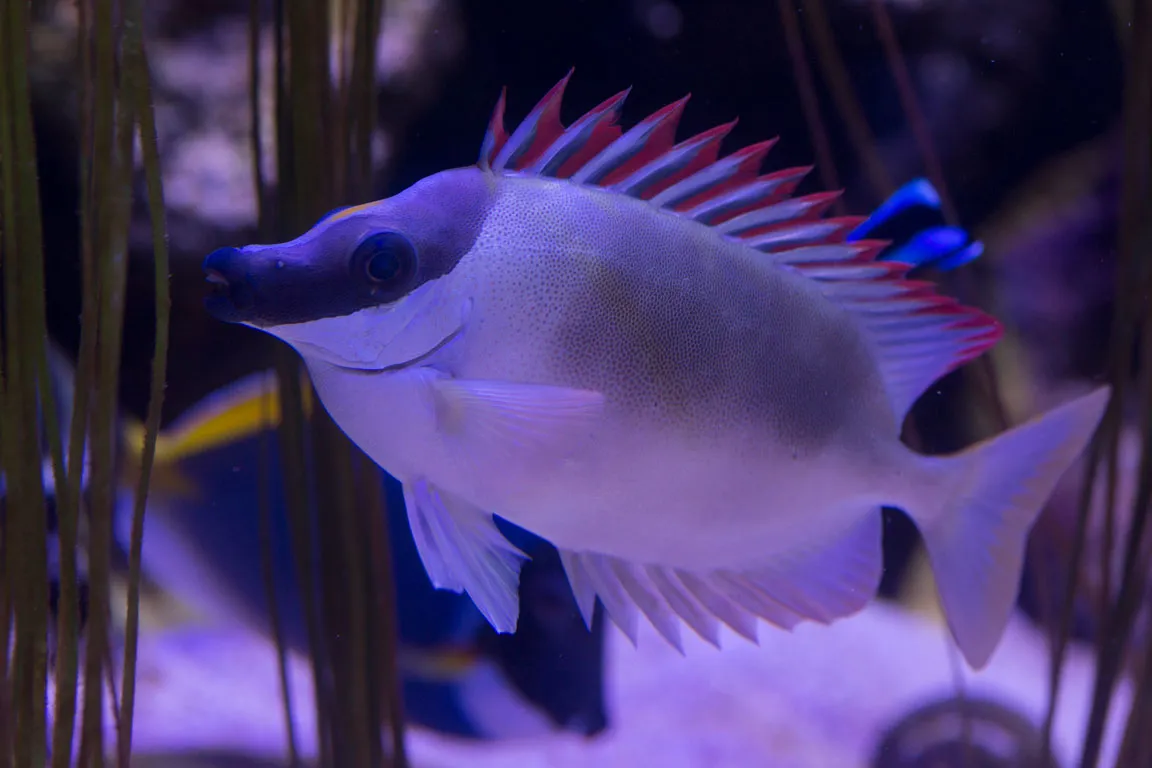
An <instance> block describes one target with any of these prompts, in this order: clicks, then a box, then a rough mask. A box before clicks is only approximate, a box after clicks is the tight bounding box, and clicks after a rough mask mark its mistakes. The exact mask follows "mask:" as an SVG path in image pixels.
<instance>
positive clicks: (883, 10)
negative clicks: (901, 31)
mask: <svg viewBox="0 0 1152 768" xmlns="http://www.w3.org/2000/svg"><path fill="white" fill-rule="evenodd" d="M872 19H873V22H874V23H875V24H876V34H877V36H878V37H879V38H880V44H881V47H882V48H883V49H884V58H885V59H887V61H888V68H889V69H891V70H892V77H893V79H894V80H895V81H896V92H897V93H898V94H899V96H900V105H901V107H902V108H903V109H904V114H905V115H906V116H907V118H908V127H909V128H910V129H911V130H912V137H913V138H914V139H915V141H916V146H917V148H918V149H919V150H920V157H921V159H922V160H923V161H924V169H925V170H926V171H927V172H928V178H929V179H931V180H932V183H933V185H935V187H936V191H937V192H939V193H940V208H941V210H942V211H943V212H944V218H945V219H946V220H947V221H948V223H949V224H951V225H953V226H958V225H959V223H960V216H959V214H958V213H957V212H956V206H955V205H953V204H952V195H951V194H950V193H949V192H948V184H947V182H946V181H945V179H944V168H943V166H942V165H941V164H940V158H939V157H938V156H937V155H936V149H935V147H934V146H933V144H932V134H931V132H930V131H929V130H928V121H927V120H925V119H924V111H923V110H921V109H920V104H919V102H918V101H917V99H916V87H915V85H913V83H912V75H911V73H909V71H908V63H907V62H906V61H905V60H904V55H903V53H902V52H901V50H900V39H899V38H898V37H897V36H896V29H895V27H893V25H892V17H891V16H890V15H889V13H888V7H887V5H886V3H885V1H884V0H872Z"/></svg>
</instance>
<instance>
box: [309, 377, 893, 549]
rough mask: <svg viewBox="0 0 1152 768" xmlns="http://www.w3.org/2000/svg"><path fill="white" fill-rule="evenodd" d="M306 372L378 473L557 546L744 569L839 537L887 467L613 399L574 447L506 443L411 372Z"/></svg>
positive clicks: (880, 497) (878, 491) (876, 494)
mask: <svg viewBox="0 0 1152 768" xmlns="http://www.w3.org/2000/svg"><path fill="white" fill-rule="evenodd" d="M311 373H312V376H313V380H314V382H315V384H316V386H317V389H318V391H319V392H320V395H321V398H322V399H323V400H324V402H325V405H326V406H327V407H328V409H329V412H330V413H331V415H332V417H333V418H334V419H335V420H336V422H337V423H338V424H339V425H340V427H341V429H343V430H344V431H345V432H346V433H347V434H348V436H349V437H350V438H351V439H352V440H353V441H354V442H355V443H356V444H357V445H359V446H360V448H361V449H362V450H364V451H365V452H366V453H367V454H368V455H369V456H370V457H371V458H372V459H373V460H374V461H376V462H377V463H378V464H379V465H380V466H381V467H383V468H384V469H385V470H386V471H388V472H389V473H391V474H392V475H394V476H395V477H397V478H398V479H400V480H401V481H411V480H414V479H417V478H424V479H426V480H428V481H430V482H432V483H433V484H435V485H437V486H439V487H441V488H444V489H445V490H448V491H450V492H452V493H454V494H456V495H458V496H460V497H462V498H464V499H466V500H468V501H469V502H471V503H473V504H475V505H476V506H478V507H480V508H482V509H484V510H486V511H489V512H492V513H494V514H497V515H500V516H501V517H504V518H505V519H507V520H509V521H511V522H513V523H515V524H517V525H519V526H521V527H523V528H525V529H527V530H529V531H532V532H533V533H535V534H537V535H539V536H542V537H544V538H545V539H548V540H549V541H551V542H552V543H553V544H554V545H556V546H558V547H561V548H564V549H569V550H574V551H592V552H599V553H603V554H610V555H617V556H619V557H622V558H626V559H627V560H629V561H631V562H639V563H659V564H665V565H677V566H681V567H686V568H701V567H720V566H723V567H739V566H740V565H741V564H742V563H748V564H754V563H758V562H763V560H764V558H765V556H766V555H770V554H773V553H777V552H786V551H790V550H795V549H796V548H797V547H804V546H808V545H811V544H813V543H815V542H817V541H820V540H823V539H825V538H826V537H828V536H834V535H836V533H838V532H839V531H841V530H843V528H844V526H847V525H850V524H851V523H852V522H853V521H855V520H857V519H859V516H860V514H862V513H863V512H865V511H866V510H868V509H870V508H873V507H875V506H876V505H878V504H880V503H883V501H884V496H885V494H884V493H883V491H882V487H883V486H884V485H886V484H887V483H886V481H885V478H884V477H883V475H885V474H887V473H886V472H884V471H883V469H882V462H878V461H876V460H873V459H872V458H871V457H870V456H869V454H868V452H867V451H864V452H859V451H854V452H851V453H849V452H847V451H843V450H835V449H831V450H828V451H825V452H823V453H822V454H821V455H818V456H809V457H795V456H793V455H792V453H791V451H790V449H787V448H784V447H782V446H779V445H776V444H774V443H773V441H772V440H771V436H770V435H756V434H747V435H728V436H726V437H725V438H724V439H723V440H720V439H715V438H712V439H706V438H703V437H700V436H689V435H685V434H676V433H669V432H667V431H661V430H660V428H659V427H656V428H649V427H645V426H643V425H637V424H629V423H623V421H622V420H621V419H620V418H617V419H613V418H612V416H613V413H612V411H611V409H609V412H608V414H607V416H606V420H605V422H604V423H603V424H602V425H601V426H600V427H599V428H598V430H597V431H596V432H595V434H594V435H592V436H591V437H590V439H588V440H587V442H586V444H585V445H583V446H582V447H581V448H580V450H579V451H577V452H575V453H566V454H565V455H564V456H563V457H562V458H561V457H558V456H554V455H549V454H548V453H547V452H541V451H538V450H533V449H531V448H529V449H528V450H526V451H525V452H524V453H522V454H519V455H510V454H507V453H502V454H501V453H495V452H492V451H489V450H486V448H485V446H484V445H478V444H471V443H468V442H461V441H459V440H453V439H451V438H450V437H447V436H445V435H444V434H443V432H442V431H441V430H440V429H439V427H438V424H437V418H436V413H435V408H434V405H433V401H432V399H431V397H430V396H429V395H428V392H427V388H426V387H425V386H423V385H422V384H421V383H420V382H421V380H420V378H419V376H420V373H419V372H418V371H412V370H405V371H401V372H399V373H395V374H376V375H363V374H350V373H347V372H343V371H340V370H338V369H334V368H331V367H328V366H325V365H324V364H313V365H312V366H311ZM617 416H618V414H617ZM880 452H883V451H880ZM862 457H864V458H862Z"/></svg>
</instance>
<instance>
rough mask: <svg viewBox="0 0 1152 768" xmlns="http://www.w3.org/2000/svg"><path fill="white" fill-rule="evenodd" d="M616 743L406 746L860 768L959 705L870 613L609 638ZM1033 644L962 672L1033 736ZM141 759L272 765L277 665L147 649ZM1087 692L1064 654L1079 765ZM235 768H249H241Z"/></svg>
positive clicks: (931, 660) (932, 664)
mask: <svg viewBox="0 0 1152 768" xmlns="http://www.w3.org/2000/svg"><path fill="white" fill-rule="evenodd" d="M607 642H608V644H609V647H608V669H607V683H606V684H607V688H608V700H609V707H610V717H611V722H612V727H611V729H610V731H609V732H607V733H606V734H604V735H602V736H601V737H598V738H596V739H593V740H585V739H581V738H577V737H569V736H566V735H562V736H555V737H546V738H540V739H534V740H531V741H516V742H505V743H498V744H492V743H487V744H480V745H477V744H473V743H464V742H459V741H454V740H450V739H445V738H442V737H440V736H438V735H436V734H432V733H428V732H425V731H411V732H410V735H409V740H408V744H409V749H410V752H411V755H412V758H413V763H414V765H416V766H417V768H457V767H459V768H495V767H496V766H515V768H536V767H537V766H541V767H543V766H549V768H568V767H569V766H572V767H575V766H588V765H597V766H601V768H613V766H628V767H629V768H632V767H633V766H637V765H660V766H662V768H695V767H696V766H709V767H710V768H728V767H729V766H731V767H732V768H736V767H737V766H739V767H740V768H745V767H746V766H748V765H773V766H795V767H796V768H805V767H806V766H813V767H822V768H826V766H833V765H834V766H840V767H841V768H857V767H859V768H864V767H865V766H867V765H868V764H869V762H870V760H871V756H872V753H873V750H874V749H875V746H876V743H877V741H878V740H879V738H880V736H881V732H882V731H883V730H884V729H885V728H887V727H888V726H890V725H891V724H892V723H893V722H894V721H895V720H896V719H897V718H899V717H901V716H902V715H904V714H905V713H906V712H908V711H909V710H910V709H912V708H914V707H917V706H919V705H921V704H924V703H926V702H927V701H929V700H931V699H935V698H938V697H943V696H948V695H951V694H953V693H954V692H955V686H954V682H953V669H954V667H953V665H952V660H951V659H950V651H949V646H948V644H947V642H946V640H945V636H944V634H943V632H942V628H941V627H940V626H938V625H937V624H935V623H933V622H932V621H930V620H928V619H926V618H923V617H920V616H918V615H913V614H910V613H908V612H906V611H905V610H903V609H901V608H897V607H894V606H890V605H886V604H879V603H877V604H873V605H872V606H871V607H869V608H868V609H866V610H865V611H863V612H861V613H860V614H857V615H856V616H854V617H852V618H849V619H845V620H842V621H840V622H838V623H836V624H834V625H832V626H830V627H824V626H818V625H804V626H801V627H798V628H797V629H796V630H795V631H793V632H791V633H788V632H784V631H780V630H775V629H773V628H770V627H767V626H761V641H760V645H759V646H755V645H752V644H751V643H749V642H747V641H745V640H743V639H742V638H739V637H737V636H735V635H731V634H729V635H726V636H725V637H724V638H723V645H724V650H722V651H716V650H715V649H714V648H712V647H711V646H709V645H707V644H705V643H704V642H703V641H701V640H698V639H697V638H696V637H695V635H692V634H691V633H690V632H686V634H685V645H686V653H687V657H686V658H685V657H684V656H680V655H679V654H678V653H676V651H674V650H673V649H671V648H670V647H668V646H667V645H666V644H665V643H664V642H663V640H662V639H661V638H660V637H659V636H658V635H657V634H656V633H655V630H652V629H651V628H650V627H648V626H647V625H646V624H644V625H643V627H642V630H641V636H640V643H639V647H638V648H633V647H632V646H631V644H630V643H629V642H628V641H627V639H625V638H624V636H623V635H622V634H621V633H620V632H619V631H617V630H615V628H613V629H611V630H609V632H608V636H607ZM1046 665H1047V653H1046V651H1045V648H1044V644H1043V639H1042V637H1041V636H1040V634H1039V633H1038V632H1037V631H1036V630H1034V629H1033V628H1032V627H1031V626H1030V625H1028V624H1026V623H1025V622H1024V621H1022V620H1017V621H1014V622H1013V624H1012V625H1011V626H1010V627H1009V630H1008V633H1007V635H1006V637H1005V639H1004V641H1003V643H1002V644H1001V646H1000V648H999V649H998V650H997V653H996V655H995V656H994V657H993V659H992V661H991V663H990V664H989V666H988V667H987V668H986V669H985V670H983V671H982V672H980V673H973V672H971V671H970V670H965V673H964V674H965V678H966V688H967V691H968V692H969V693H971V694H980V693H986V694H988V695H990V696H992V697H994V698H995V699H997V700H998V701H1001V702H1003V703H1005V704H1007V705H1009V706H1014V707H1015V708H1017V709H1019V710H1020V711H1021V712H1022V713H1023V714H1024V715H1026V716H1029V717H1031V718H1033V720H1034V721H1035V722H1037V723H1038V722H1040V719H1041V718H1042V716H1043V712H1044V704H1045V701H1046V698H1047V681H1046V676H1047V673H1046ZM292 675H293V687H294V698H295V700H296V702H297V710H298V711H297V715H296V717H297V720H298V721H299V725H298V729H299V732H300V734H301V739H302V741H303V742H304V744H303V746H304V747H305V748H306V751H310V749H311V745H312V744H313V743H314V741H313V740H314V736H313V734H314V723H313V722H312V718H311V712H310V711H309V710H308V702H309V700H310V697H311V691H310V683H309V671H308V666H307V662H306V661H305V660H303V659H293V660H292ZM139 680H140V682H139V694H138V705H137V718H136V726H135V729H134V730H135V738H134V744H135V750H134V751H136V752H137V753H139V754H141V756H142V758H144V755H147V754H148V753H152V755H153V756H154V757H152V758H144V759H141V760H138V761H134V764H137V765H140V766H142V767H143V768H159V767H160V766H171V767H172V768H177V766H181V767H182V766H191V765H209V764H210V765H217V766H223V765H225V762H224V761H223V760H222V759H221V758H219V757H215V758H212V759H210V761H208V762H201V761H194V762H189V761H187V760H186V759H177V758H174V757H162V756H161V755H163V754H167V755H169V756H171V755H174V754H175V753H181V752H185V753H187V752H188V751H197V752H213V753H216V754H217V755H219V754H220V753H224V752H229V753H239V754H243V755H247V756H249V757H253V758H263V759H265V760H272V761H275V762H278V759H279V758H281V757H282V756H283V754H284V748H283V744H284V735H283V734H284V723H283V714H282V708H281V706H280V704H279V701H280V699H279V683H278V681H277V676H276V671H275V652H274V649H273V648H272V647H270V646H269V644H268V643H267V642H266V641H264V640H263V639H261V638H260V637H258V636H254V635H251V634H246V633H239V632H236V631H231V632H228V633H224V632H222V631H221V630H220V629H215V628H214V629H204V630H199V629H198V630H188V629H183V630H180V631H166V632H161V633H150V634H147V635H145V636H143V637H142V638H141V651H140V668H139ZM1091 684H1092V675H1091V664H1090V656H1089V652H1088V650H1087V649H1085V648H1074V649H1072V653H1071V656H1070V658H1069V664H1068V666H1067V669H1066V672H1065V679H1064V682H1063V686H1062V690H1063V695H1062V701H1061V706H1060V709H1059V714H1058V720H1057V728H1056V736H1055V739H1056V750H1057V755H1058V757H1059V758H1060V760H1061V762H1062V763H1063V764H1064V765H1071V764H1073V762H1074V760H1073V756H1074V755H1076V754H1078V749H1079V745H1080V740H1081V738H1082V732H1083V723H1084V722H1085V720H1086V715H1087V712H1088V704H1089V699H1090V686H1091ZM1129 699H1130V691H1129V690H1128V689H1127V688H1124V689H1123V690H1122V691H1121V694H1120V696H1119V697H1118V701H1117V702H1116V706H1114V707H1113V710H1114V717H1113V721H1112V726H1111V727H1110V729H1109V732H1108V739H1107V741H1106V745H1105V752H1104V756H1103V757H1104V759H1103V761H1102V762H1101V765H1111V764H1112V763H1113V762H1114V760H1115V758H1114V754H1115V749H1116V742H1117V739H1118V737H1119V728H1118V727H1117V726H1118V725H1119V718H1120V717H1121V716H1124V715H1126V712H1127V708H1128V705H1129ZM227 764H229V765H235V766H244V765H254V763H250V762H246V761H237V762H228V763H227Z"/></svg>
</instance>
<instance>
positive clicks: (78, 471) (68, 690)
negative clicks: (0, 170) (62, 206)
mask: <svg viewBox="0 0 1152 768" xmlns="http://www.w3.org/2000/svg"><path fill="white" fill-rule="evenodd" d="M77 5H78V11H79V15H78V24H77V36H78V38H79V51H80V56H79V58H80V64H79V67H78V70H79V71H78V72H77V75H78V82H79V85H78V87H77V90H78V92H79V98H78V104H79V108H80V111H79V114H78V115H77V121H76V122H77V125H78V127H79V131H80V146H79V152H78V153H77V155H78V156H77V160H78V169H79V180H78V181H79V184H78V188H79V190H80V232H81V237H80V264H81V280H82V285H83V286H84V288H85V289H84V291H83V293H82V298H81V322H80V350H79V353H78V355H77V365H76V372H75V378H74V381H73V396H72V397H73V400H72V417H71V423H70V424H69V425H68V475H67V479H66V480H65V482H64V485H65V486H66V487H65V491H66V493H65V494H62V495H61V496H60V498H58V499H57V507H56V511H57V522H58V535H59V538H60V555H61V560H60V601H59V605H58V607H57V613H58V621H59V629H58V632H57V636H58V644H59V645H58V648H57V655H56V712H55V717H54V721H53V725H54V733H53V735H52V765H53V768H70V765H71V759H72V742H73V738H74V735H75V730H76V704H77V687H78V684H79V630H80V591H79V588H78V586H77V570H76V552H77V551H78V547H79V532H78V531H79V520H80V514H81V508H82V506H83V504H82V493H81V479H82V474H83V467H84V449H85V446H86V444H87V441H88V404H89V400H90V398H89V393H90V392H91V388H92V383H93V380H94V378H95V360H96V331H97V329H96V322H97V318H96V311H97V307H98V304H99V296H98V294H97V290H98V284H97V280H96V277H95V267H94V263H95V258H94V250H93V249H94V241H95V236H94V228H93V221H94V212H93V204H92V199H93V195H92V192H93V190H92V181H91V179H92V160H91V158H92V157H93V154H94V145H93V128H92V124H93V121H94V117H93V109H92V100H93V93H92V90H93V89H92V87H91V84H92V45H91V40H92V14H91V9H90V8H89V4H88V3H87V2H78V3H77Z"/></svg>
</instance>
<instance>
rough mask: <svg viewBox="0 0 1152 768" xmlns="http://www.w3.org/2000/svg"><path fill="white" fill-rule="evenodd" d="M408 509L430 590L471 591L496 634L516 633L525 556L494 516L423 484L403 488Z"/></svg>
mask: <svg viewBox="0 0 1152 768" xmlns="http://www.w3.org/2000/svg"><path fill="white" fill-rule="evenodd" d="M404 504H405V506H406V507H407V508H408V522H409V524H410V526H411V528H412V538H413V539H414V540H415V542H416V549H417V550H418V551H419V552H420V559H421V561H422V562H423V563H424V569H425V570H426V571H427V572H428V578H429V579H431V581H432V585H433V586H435V587H436V588H438V589H448V590H451V591H453V592H467V593H468V596H469V597H470V598H471V599H472V602H473V603H475V605H476V608H477V609H479V611H480V612H481V613H482V614H484V618H486V619H488V623H490V624H491V625H492V627H493V628H494V629H495V630H496V631H497V632H514V631H515V630H516V620H517V618H518V616H519V613H520V592H519V589H520V566H521V564H522V563H523V561H524V560H526V559H527V555H525V554H524V553H523V552H521V551H520V550H519V549H518V548H517V547H516V546H514V545H513V544H512V543H511V542H510V541H508V539H506V538H505V537H504V534H502V533H501V532H500V529H499V528H497V527H496V522H495V521H494V520H493V519H492V515H491V514H490V513H488V512H485V511H484V510H482V509H480V508H478V507H475V506H473V505H472V504H469V503H468V502H466V501H464V500H463V499H460V498H457V497H455V496H453V495H451V494H449V493H447V492H445V491H443V490H441V489H439V488H436V487H435V486H434V485H432V484H430V483H428V482H426V481H424V480H418V481H416V482H412V483H405V484H404Z"/></svg>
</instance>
